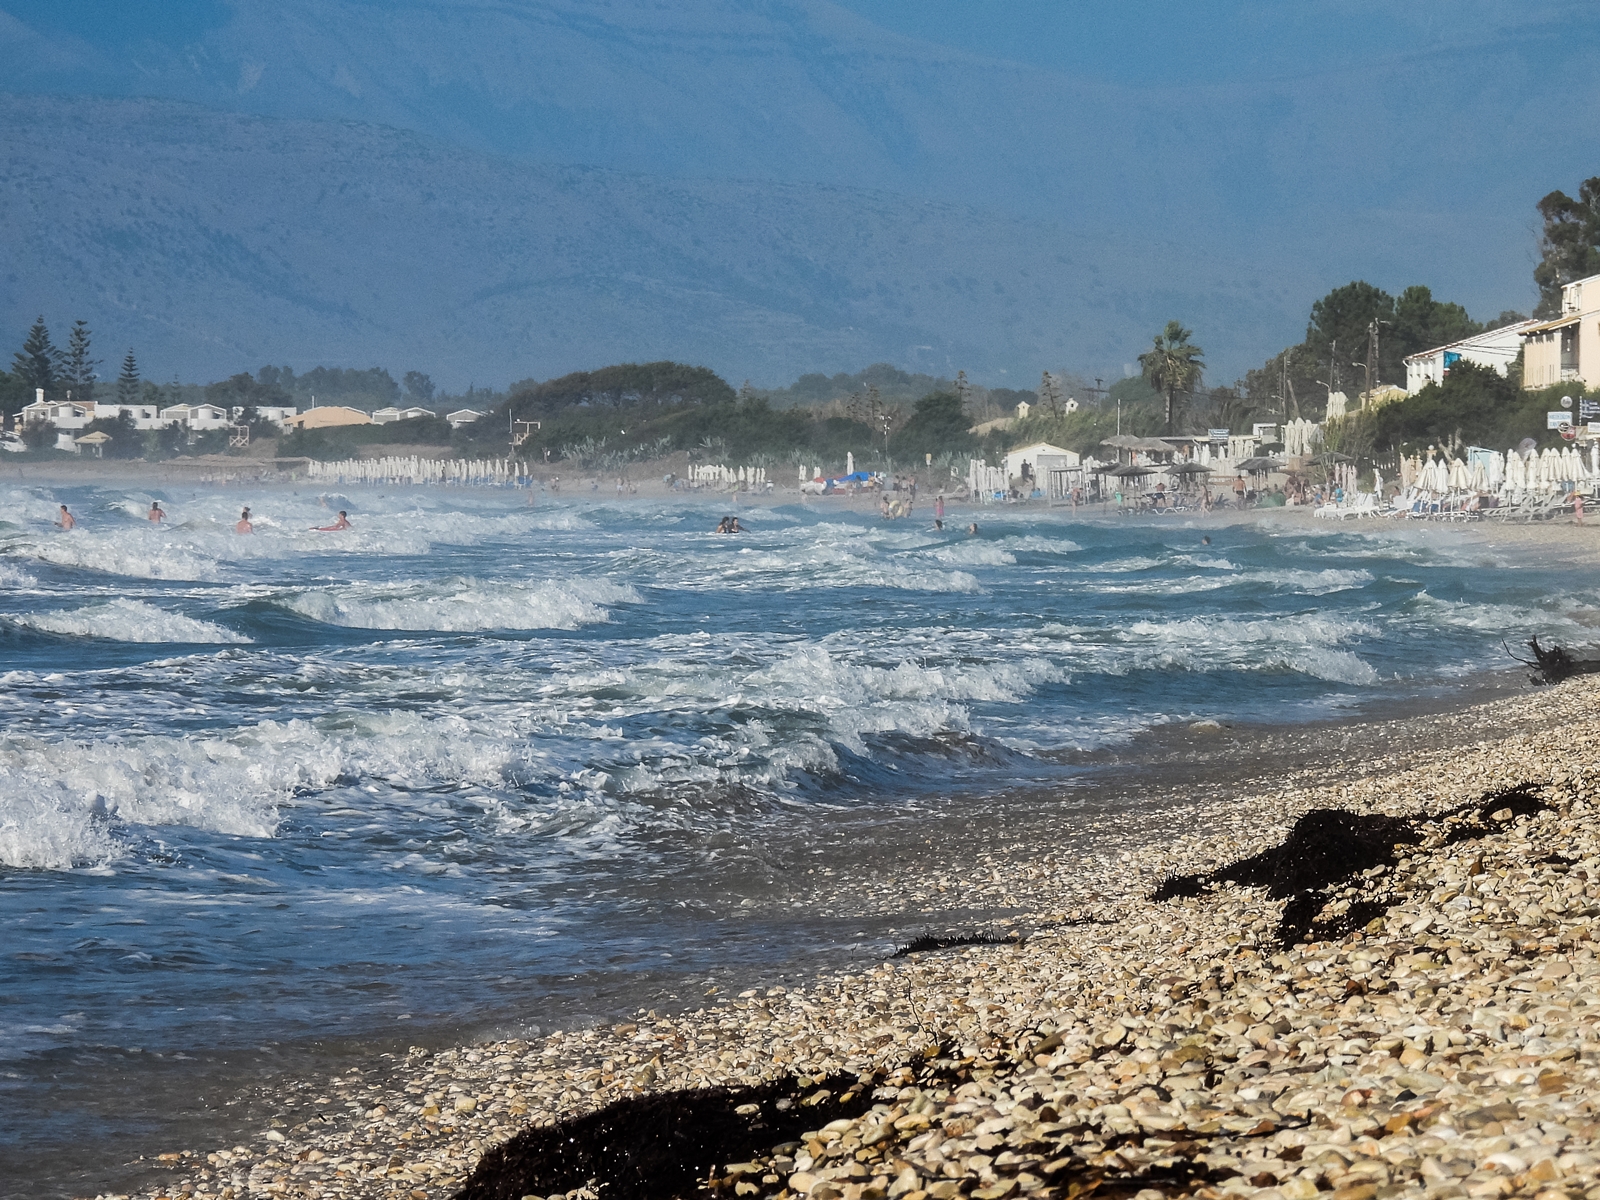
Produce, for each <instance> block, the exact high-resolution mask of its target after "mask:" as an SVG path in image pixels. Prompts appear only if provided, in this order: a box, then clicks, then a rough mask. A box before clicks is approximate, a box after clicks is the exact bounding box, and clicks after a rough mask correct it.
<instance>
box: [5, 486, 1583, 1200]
mask: <svg viewBox="0 0 1600 1200" xmlns="http://www.w3.org/2000/svg"><path fill="white" fill-rule="evenodd" d="M152 495H154V496H157V497H159V498H160V499H161V500H162V501H163V504H164V506H165V507H166V508H167V509H168V511H169V514H170V520H169V522H168V524H166V525H165V526H162V527H152V526H151V525H150V524H149V523H148V522H147V521H145V520H144V517H143V514H144V513H145V511H146V510H147V508H148V507H149V502H150V499H151V498H152ZM63 501H65V502H67V503H69V504H70V505H71V506H72V508H73V510H74V511H75V512H76V513H77V514H78V515H79V518H80V520H81V522H82V525H81V527H80V528H79V529H78V530H76V531H74V532H72V533H70V534H62V533H60V532H59V531H56V530H54V529H53V528H52V527H51V526H50V521H51V518H52V515H53V513H54V511H55V506H56V504H58V503H60V502H63ZM244 503H248V504H250V506H251V507H252V509H253V510H254V512H255V520H256V529H257V534H256V536H254V537H250V538H244V537H239V536H236V535H235V534H234V533H233V532H232V523H233V521H234V520H235V519H236V518H237V515H238V509H239V507H240V506H241V504H244ZM332 503H333V507H344V508H348V509H349V510H350V511H351V519H352V521H353V523H354V525H355V528H354V529H353V530H352V531H350V532H348V533H343V534H338V535H333V534H322V533H314V532H312V531H310V529H309V526H311V525H313V524H319V523H325V522H326V521H327V520H328V518H329V510H328V509H327V508H324V507H322V505H321V504H320V503H319V500H318V497H317V495H316V493H314V492H309V491H302V492H300V493H298V494H296V493H294V492H292V491H289V490H279V491H271V490H263V491H261V492H259V493H246V492H243V491H236V490H229V491H226V492H221V491H201V492H198V493H197V492H194V491H191V490H189V489H182V490H170V491H168V490H160V491H156V492H154V493H151V492H148V491H142V490H138V489H133V488H130V489H126V490H122V489H118V488H115V487H101V488H75V489H74V488H69V489H57V490H45V489H37V490H30V489H25V488H14V489H11V490H10V491H9V492H8V493H7V494H6V496H5V503H4V511H5V512H6V513H8V514H9V523H6V524H0V682H3V684H4V686H3V688H0V716H3V721H4V725H3V732H0V973H3V978H0V1098H3V1100H4V1104H5V1109H6V1111H7V1113H8V1114H9V1115H8V1119H7V1121H5V1122H3V1123H0V1179H12V1180H19V1179H20V1180H24V1181H25V1182H26V1184H27V1187H26V1191H27V1192H29V1193H30V1194H40V1193H44V1194H48V1193H49V1192H50V1191H51V1190H58V1191H70V1190H73V1188H75V1187H80V1186H83V1187H86V1190H92V1188H87V1185H85V1184H84V1183H83V1182H82V1181H85V1180H87V1181H90V1182H92V1183H99V1182H101V1181H104V1180H109V1179H114V1178H115V1177H116V1170H117V1168H116V1163H118V1162H121V1161H123V1160H124V1159H126V1158H128V1157H130V1156H131V1155H132V1154H136V1153H139V1152H141V1151H148V1152H152V1153H153V1152H155V1151H158V1150H163V1149H169V1148H173V1146H172V1145H171V1144H169V1142H170V1139H172V1138H175V1137H178V1136H179V1133H178V1132H177V1130H176V1127H175V1126H174V1124H173V1122H174V1121H175V1120H176V1114H179V1113H182V1114H184V1117H183V1119H184V1120H185V1121H186V1122H188V1123H187V1124H185V1125H183V1128H182V1136H184V1137H188V1138H191V1139H192V1138H193V1137H194V1136H199V1134H197V1133H196V1130H197V1129H199V1130H200V1131H201V1133H203V1132H204V1128H205V1121H206V1120H208V1119H210V1120H214V1121H215V1123H216V1125H217V1128H218V1129H225V1128H228V1127H229V1126H228V1123H229V1122H230V1121H234V1122H235V1123H236V1122H237V1120H240V1119H244V1118H239V1117H237V1115H230V1114H229V1113H228V1112H227V1111H225V1108H224V1107H223V1099H224V1097H223V1095H222V1089H224V1088H225V1086H226V1085H225V1083H219V1082H218V1077H219V1076H223V1077H226V1076H227V1075H228V1072H227V1070H224V1067H226V1064H227V1063H229V1062H231V1061H235V1059H238V1061H243V1059H240V1058H238V1056H244V1058H249V1060H250V1061H251V1062H253V1063H256V1064H258V1065H261V1064H266V1065H268V1066H271V1067H273V1068H275V1069H286V1070H294V1069H298V1068H300V1067H302V1066H304V1067H307V1068H308V1069H309V1067H310V1066H311V1065H313V1064H315V1063H316V1062H318V1061H319V1060H318V1059H317V1055H318V1054H319V1053H323V1052H326V1050H327V1047H328V1046H330V1045H332V1044H333V1043H335V1042H338V1043H340V1044H371V1043H374V1042H383V1041H384V1040H385V1039H389V1040H390V1041H396V1042H397V1044H402V1045H403V1044H404V1042H405V1041H406V1040H410V1041H427V1040H429V1038H433V1039H435V1040H437V1039H439V1038H442V1037H446V1036H453V1035H455V1034H457V1033H459V1032H462V1031H471V1030H473V1029H482V1028H526V1027H528V1026H530V1025H537V1024H542V1025H544V1026H545V1027H547V1028H548V1027H549V1026H550V1025H552V1024H560V1023H564V1022H568V1021H572V1020H577V1019H582V1017H583V1016H585V1015H605V1013H606V1012H609V1011H615V1010H617V1009H618V1008H626V1007H628V1006H629V1005H631V1004H634V1003H637V1002H643V1001H645V1000H648V999H651V998H653V997H655V996H658V995H665V994H668V993H671V994H676V993H675V992H672V989H673V988H676V987H678V986H679V985H680V984H681V985H684V986H694V985H698V984H699V983H700V982H703V981H704V980H705V979H706V978H709V977H710V975H709V974H708V973H714V972H717V971H721V972H728V971H730V970H731V971H732V972H734V974H736V975H738V974H742V975H743V977H745V978H751V979H754V978H759V977H763V976H765V977H770V976H771V975H772V973H774V972H776V971H778V970H780V969H781V968H783V967H784V966H785V965H786V964H791V963H792V962H793V961H795V958H796V955H797V949H796V948H797V947H801V948H810V949H812V950H816V949H818V948H820V949H821V950H822V951H826V952H827V953H835V954H837V955H841V956H848V955H851V954H871V953H880V952H881V950H882V948H883V947H881V946H879V945H877V944H876V941H875V939H877V940H881V938H882V936H884V935H883V934H882V933H881V931H874V930H870V929H868V930H863V929H862V928H861V927H860V924H859V923H858V922H848V923H844V924H840V923H837V922H835V923H831V924H830V923H828V922H826V921H823V920H822V919H820V918H819V917H817V915H816V914H815V913H812V912H809V911H807V910H806V909H804V908H802V907H798V906H796V905H795V904H794V902H793V900H792V896H791V895H790V893H789V891H787V890H786V889H785V887H784V881H785V880H786V879H788V878H790V877H791V876H792V875H793V874H794V873H795V872H797V871H801V870H804V869H807V868H806V866H805V864H806V863H808V862H812V861H814V859H812V858H811V857H810V856H811V855H813V854H815V853H817V850H818V847H821V846H835V847H837V845H838V843H839V840H840V836H841V835H840V830H841V829H847V828H863V827H866V826H868V825H870V824H871V822H872V821H874V820H879V819H881V820H884V821H893V820H895V819H896V818H897V816H899V815H903V814H908V813H909V814H916V816H917V819H918V820H919V821H923V822H926V823H928V825H929V827H930V828H937V827H938V826H939V823H940V822H942V821H954V820H956V819H958V818H959V815H960V813H961V812H962V811H963V809H964V808H965V807H967V806H971V805H979V804H982V805H987V806H990V807H991V808H992V807H993V806H995V805H1005V804H1011V805H1017V806H1027V805H1029V804H1033V803H1037V802H1038V798H1040V797H1046V796H1053V795H1057V796H1058V795H1060V794H1062V792H1063V789H1065V788H1068V787H1069V786H1070V785H1071V783H1072V782H1073V780H1074V779H1075V778H1076V777H1078V776H1079V775H1081V774H1082V772H1084V771H1085V769H1086V768H1085V766H1084V765H1083V763H1084V752H1085V751H1093V750H1094V749H1096V748H1103V747H1111V746H1116V745H1126V744H1129V743H1130V741H1131V740H1132V739H1135V738H1137V737H1138V736H1139V735H1140V734H1142V733H1144V732H1145V731H1148V730H1151V729H1153V728H1157V727H1159V726H1162V725H1170V724H1178V723H1188V722H1192V721H1195V720H1198V719H1201V718H1217V719H1221V720H1224V721H1226V722H1229V723H1234V724H1238V723H1244V724H1248V723H1251V722H1257V723H1262V724H1282V723H1292V722H1309V721H1317V720H1325V719H1328V718H1332V717H1338V716H1340V715H1342V714H1352V713H1359V712H1360V711H1361V710H1362V708H1363V706H1367V705H1373V704H1378V703H1383V704H1386V705H1392V704H1394V703H1395V702H1397V701H1405V700H1406V699H1407V698H1417V699H1418V700H1422V699H1424V698H1427V697H1430V696H1437V695H1439V694H1441V693H1444V692H1448V691H1450V690H1451V689H1453V688H1458V687H1459V686H1460V685H1461V682H1462V681H1463V680H1465V679H1468V678H1470V677H1471V676H1472V675H1473V673H1475V672H1478V671H1481V670H1483V669H1484V667H1485V665H1486V664H1497V665H1503V664H1504V663H1505V662H1506V661H1507V660H1506V658H1505V654H1504V651H1503V650H1502V649H1501V642H1502V639H1514V638H1516V637H1518V636H1525V634H1526V633H1527V632H1531V631H1537V632H1540V633H1544V634H1551V635H1555V636H1558V637H1562V638H1567V639H1573V640H1587V639H1588V638H1589V636H1590V634H1591V632H1592V630H1593V628H1594V626H1595V624H1596V623H1597V622H1600V577H1597V574H1596V572H1594V571H1592V570H1589V569H1583V570H1576V569H1568V568H1564V567H1562V566H1561V565H1559V564H1551V563H1548V562H1537V561H1535V560H1533V559H1523V558H1521V557H1519V555H1518V553H1517V552H1516V550H1515V549H1514V548H1513V549H1510V550H1506V549H1488V548H1486V547H1484V546H1482V545H1480V544H1477V543H1475V542H1474V541H1473V540H1472V539H1471V537H1470V536H1469V535H1465V534H1462V533H1460V532H1458V531H1453V530H1449V529H1441V528H1439V527H1431V528H1429V529H1426V530H1424V529H1418V528H1416V527H1406V526H1400V527H1394V526H1390V525H1375V524H1370V523H1369V524H1366V525H1363V526H1360V527H1356V526H1353V525H1350V526H1336V525H1335V526H1329V527H1325V528H1313V527H1310V526H1309V525H1308V524H1307V523H1306V522H1303V521H1301V522H1288V521H1284V522H1279V523H1273V522H1270V521H1269V522H1265V523H1262V524H1259V525H1250V524H1243V525H1218V526H1213V527H1208V528H1204V529H1202V528H1200V527H1199V526H1195V525H1187V524H1183V523H1179V522H1177V521H1174V520H1172V519H1151V520H1147V521H1143V522H1140V521H1133V520H1126V521H1116V520H1101V521H1080V522H1074V521H1072V520H1071V519H1070V518H1069V517H1068V516H1066V515H1064V514H1061V513H1059V512H1019V511H1006V510H989V511H984V512H981V513H979V514H978V516H977V519H978V520H979V522H980V524H981V526H982V529H981V532H980V534H979V535H978V536H975V537H969V536H967V535H965V534H964V533H963V532H960V529H961V528H963V527H964V525H965V523H966V520H967V519H969V518H968V517H967V516H965V515H961V514H959V513H958V512H957V511H955V510H952V513H951V520H950V522H949V523H950V525H951V526H952V527H954V528H952V529H950V530H947V531H945V532H943V533H938V532H935V531H933V530H932V529H931V528H929V527H927V525H926V524H925V523H924V522H923V521H922V520H921V519H920V517H919V518H918V519H914V520H911V521H900V522H894V523H887V524H886V523H884V522H881V521H879V520H878V519H877V517H876V516H875V515H868V514H865V513H860V514H856V513H851V512H849V511H844V510H839V509H835V508H831V507H828V506H827V504H825V503H822V502H818V503H815V504H813V505H811V506H809V507H808V506H802V505H800V504H798V503H797V504H792V505H787V506H779V507H776V508H768V509H750V508H748V507H747V508H745V509H743V510H742V511H741V513H740V516H741V520H742V521H743V523H744V524H745V525H746V527H747V529H748V532H747V533H745V534H744V535H742V536H739V537H718V536H716V535H713V534H711V533H709V532H708V531H709V529H710V528H712V527H713V526H714V525H715V524H716V520H717V518H718V517H719V516H720V515H722V513H723V512H724V511H726V508H725V507H712V506H710V505H708V504H706V503H701V502H696V501H688V500H686V501H683V502H638V503H601V502H599V501H590V502H586V501H584V500H571V501H559V502H557V501H552V500H551V499H550V498H547V497H540V502H539V504H538V506H536V507H531V508H530V507H527V506H526V505H525V494H523V493H520V492H517V493H512V492H500V491H442V490H423V489H415V490H408V489H402V490H393V491H388V492H386V493H384V492H380V491H379V490H373V491H370V492H360V493H352V494H350V495H348V496H344V497H333V498H332ZM720 503H721V504H723V505H724V506H725V505H726V504H727V502H726V501H722V502H720ZM1204 535H1209V536H1210V537H1211V539H1212V540H1211V544H1209V545H1206V544H1203V543H1202V541H1201V538H1202V536H1204ZM1066 819H1067V820H1069V821H1070V808H1069V809H1068V810H1066ZM852 822H855V823H856V824H855V825H852V824H851V823H852ZM858 840H859V839H858ZM851 853H853V854H854V855H856V857H857V860H858V861H861V862H865V863H870V861H871V856H872V853H873V850H872V847H871V846H870V845H865V844H856V845H854V846H853V847H852V849H851ZM229 1056H235V1059H230V1057H229ZM219 1063H220V1064H223V1066H222V1067H219V1066H217V1064H219ZM141 1089H144V1093H150V1094H154V1093H157V1092H159V1094H160V1095H162V1096H164V1097H168V1099H167V1100H166V1101H164V1102H163V1104H161V1105H155V1106H150V1105H140V1104H138V1103H131V1102H128V1097H129V1096H132V1095H138V1094H144V1093H141ZM108 1095H109V1096H111V1098H112V1100H113V1101H115V1102H114V1103H113V1102H111V1101H108V1099H107V1096H108ZM179 1096H181V1097H184V1098H185V1099H184V1100H183V1102H181V1103H180V1102H178V1101H177V1100H173V1099H171V1098H172V1097H179ZM152 1108H153V1111H152ZM208 1113H210V1114H212V1116H210V1117H208V1116H207V1114H208ZM219 1136H220V1135H219ZM232 1136H233V1135H232V1134H228V1135H227V1139H226V1140H230V1141H231V1140H232ZM74 1143H76V1144H79V1145H83V1144H85V1143H89V1144H93V1145H94V1146H96V1147H97V1149H96V1150H95V1151H93V1152H91V1153H89V1154H87V1156H84V1157H82V1158H81V1162H79V1163H78V1165H76V1166H75V1167H74V1170H75V1171H77V1172H78V1173H77V1174H76V1175H74V1174H72V1173H71V1172H64V1171H62V1170H60V1169H57V1168H59V1163H58V1164H56V1167H53V1168H52V1169H51V1171H45V1170H44V1169H43V1168H41V1167H40V1166H39V1165H38V1164H39V1163H40V1162H42V1161H43V1160H44V1158H45V1157H48V1156H49V1155H51V1154H52V1153H53V1152H54V1151H56V1150H59V1149H60V1148H62V1147H64V1146H67V1145H70V1144H74ZM185 1144H190V1143H185ZM97 1155H98V1157H96V1156H97ZM52 1171H53V1172H54V1173H51V1172H52ZM7 1194H10V1193H7ZM17 1194H22V1193H21V1192H18V1193H17Z"/></svg>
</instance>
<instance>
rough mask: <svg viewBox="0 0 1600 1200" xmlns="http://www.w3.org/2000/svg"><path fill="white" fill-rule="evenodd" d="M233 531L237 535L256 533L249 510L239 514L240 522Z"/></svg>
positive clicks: (235, 524)
mask: <svg viewBox="0 0 1600 1200" xmlns="http://www.w3.org/2000/svg"><path fill="white" fill-rule="evenodd" d="M233 531H234V532H235V533H254V532H255V531H256V527H255V526H254V525H252V524H251V523H250V510H249V509H248V508H247V509H245V510H244V511H243V512H242V513H240V514H239V519H238V521H237V522H235V523H234V526H233Z"/></svg>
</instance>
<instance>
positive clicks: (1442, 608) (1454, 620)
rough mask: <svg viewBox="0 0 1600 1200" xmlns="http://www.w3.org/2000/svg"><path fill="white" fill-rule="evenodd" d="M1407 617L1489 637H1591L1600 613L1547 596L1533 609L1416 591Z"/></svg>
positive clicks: (1581, 603) (1579, 603) (1573, 601)
mask: <svg viewBox="0 0 1600 1200" xmlns="http://www.w3.org/2000/svg"><path fill="white" fill-rule="evenodd" d="M1407 607H1408V608H1409V610H1410V614H1411V616H1412V617H1413V618H1414V619H1416V620H1419V621H1421V622H1423V623H1424V624H1427V625H1443V626H1449V627H1454V628H1456V629H1473V630H1485V631H1488V632H1491V633H1521V632H1528V633H1543V632H1546V631H1549V630H1552V629H1558V628H1559V629H1565V630H1570V631H1572V633H1574V634H1578V635H1580V636H1592V635H1593V634H1594V633H1595V631H1596V626H1597V625H1600V610H1597V609H1596V607H1595V605H1594V602H1593V601H1582V600H1577V599H1575V598H1571V597H1560V596H1550V597H1547V598H1545V599H1544V600H1543V602H1542V603H1539V604H1537V605H1511V604H1484V603H1481V602H1478V601H1472V600H1442V599H1440V598H1439V597H1437V596H1430V595H1429V594H1428V592H1427V591H1426V589H1424V590H1423V591H1420V592H1418V593H1417V594H1416V596H1415V597H1414V598H1413V599H1412V601H1411V603H1410V604H1409V605H1408V606H1407Z"/></svg>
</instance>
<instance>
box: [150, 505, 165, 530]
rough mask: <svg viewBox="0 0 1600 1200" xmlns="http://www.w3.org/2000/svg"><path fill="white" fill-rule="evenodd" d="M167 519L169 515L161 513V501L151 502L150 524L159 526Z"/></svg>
mask: <svg viewBox="0 0 1600 1200" xmlns="http://www.w3.org/2000/svg"><path fill="white" fill-rule="evenodd" d="M166 519H167V514H166V513H164V512H162V511H161V501H159V500H152V501H150V524H152V525H159V524H161V522H163V521H165V520H166Z"/></svg>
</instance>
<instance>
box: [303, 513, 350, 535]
mask: <svg viewBox="0 0 1600 1200" xmlns="http://www.w3.org/2000/svg"><path fill="white" fill-rule="evenodd" d="M313 528H314V529H315V530H316V531H317V532H318V533H337V532H339V530H341V529H351V528H354V527H353V526H352V525H351V524H350V517H349V514H347V513H346V512H345V511H344V509H342V508H341V509H340V510H339V519H338V520H337V521H335V522H334V523H333V524H332V525H316V526H313Z"/></svg>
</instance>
